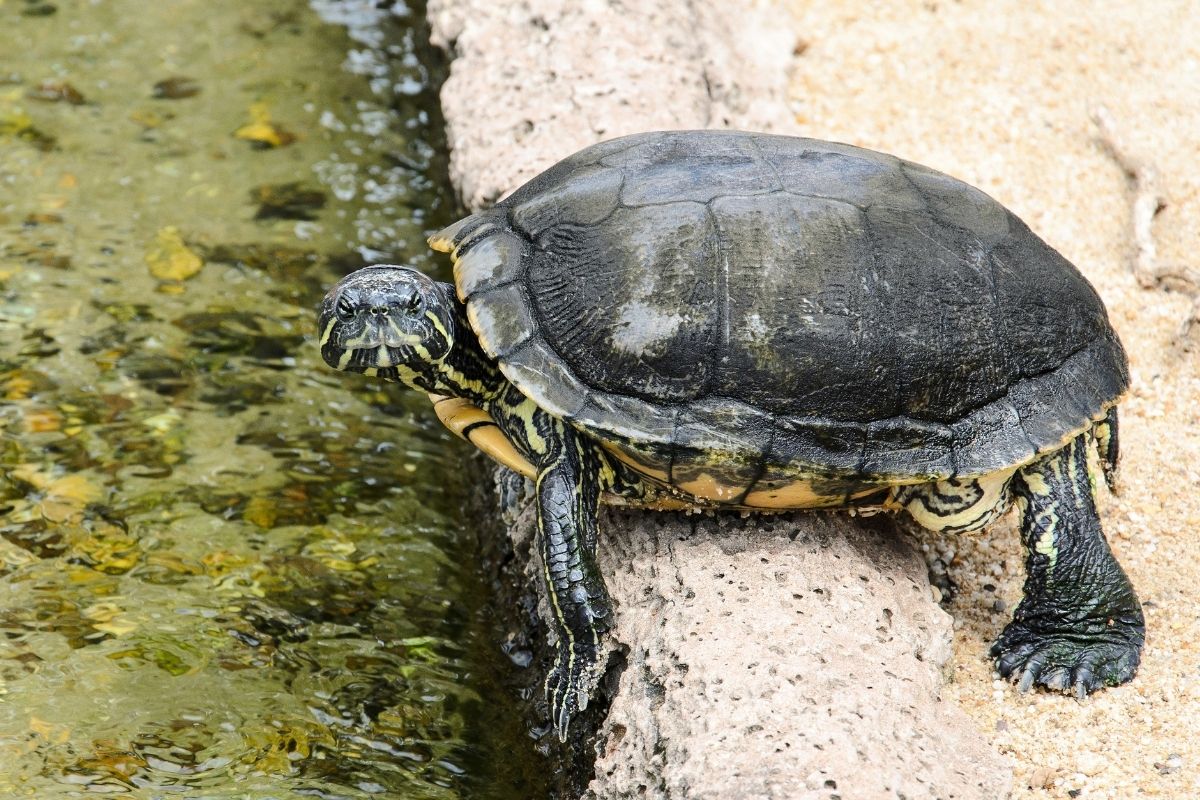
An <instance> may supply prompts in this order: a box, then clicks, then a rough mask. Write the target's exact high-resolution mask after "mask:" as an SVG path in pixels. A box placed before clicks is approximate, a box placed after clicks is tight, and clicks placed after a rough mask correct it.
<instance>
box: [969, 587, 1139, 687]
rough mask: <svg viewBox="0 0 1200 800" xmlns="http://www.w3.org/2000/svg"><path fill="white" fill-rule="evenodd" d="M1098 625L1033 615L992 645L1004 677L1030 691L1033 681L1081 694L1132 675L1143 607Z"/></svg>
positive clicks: (1011, 626) (1136, 664)
mask: <svg viewBox="0 0 1200 800" xmlns="http://www.w3.org/2000/svg"><path fill="white" fill-rule="evenodd" d="M1102 625H1103V627H1099V629H1093V630H1089V631H1087V632H1084V631H1081V630H1080V629H1079V627H1078V626H1074V627H1070V628H1066V629H1058V630H1056V629H1055V628H1054V627H1052V626H1044V627H1043V626H1038V625H1036V624H1035V623H1034V622H1033V621H1032V620H1022V621H1018V620H1013V621H1012V622H1010V623H1009V624H1008V626H1007V627H1006V628H1005V629H1004V632H1003V633H1001V634H1000V638H999V639H997V640H996V643H995V644H994V645H992V650H991V655H992V658H994V659H995V663H996V669H997V670H999V672H1000V675H1001V676H1002V677H1005V678H1008V679H1010V680H1013V681H1016V683H1017V688H1018V689H1020V690H1021V691H1022V692H1027V691H1029V690H1030V689H1032V688H1033V687H1034V686H1045V687H1046V688H1047V689H1052V690H1054V691H1073V692H1074V693H1075V696H1076V697H1079V698H1080V699H1082V698H1084V697H1086V696H1087V695H1088V694H1090V693H1091V692H1094V691H1096V690H1097V689H1100V688H1102V687H1104V686H1119V685H1121V684H1122V683H1125V682H1126V681H1129V680H1130V679H1131V678H1133V676H1134V673H1136V672H1137V668H1138V662H1139V661H1140V660H1141V653H1142V643H1143V641H1145V634H1146V628H1145V624H1144V623H1143V621H1142V614H1141V610H1140V609H1137V608H1135V609H1133V610H1132V611H1131V612H1130V613H1128V614H1123V615H1121V616H1120V617H1116V618H1111V619H1108V620H1106V621H1105V622H1104V623H1102Z"/></svg>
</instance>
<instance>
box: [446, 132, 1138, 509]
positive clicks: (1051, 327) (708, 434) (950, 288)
mask: <svg viewBox="0 0 1200 800" xmlns="http://www.w3.org/2000/svg"><path fill="white" fill-rule="evenodd" d="M431 244H432V245H433V246H434V247H436V248H438V249H443V250H450V251H451V252H452V253H453V255H454V259H455V279H456V283H457V287H458V291H459V295H460V297H461V298H462V300H463V301H464V302H465V303H466V305H467V311H468V316H469V319H470V320H471V324H472V326H473V327H474V328H475V331H476V333H477V334H478V335H479V339H480V342H481V343H482V345H483V347H484V349H485V350H486V351H487V352H488V353H489V355H491V356H492V357H494V358H496V359H497V360H498V362H499V363H500V366H501V368H502V370H503V372H504V374H505V375H506V376H507V377H508V378H509V379H510V380H511V381H512V382H513V383H514V384H515V385H516V386H517V387H518V388H519V389H520V390H521V391H522V392H523V393H525V394H526V395H527V396H528V397H530V398H532V399H533V400H534V402H536V403H537V404H538V405H539V406H540V407H542V408H543V409H545V410H546V411H548V412H549V413H551V414H553V415H554V416H556V417H559V418H561V419H563V420H566V421H568V422H569V423H571V424H572V425H574V426H575V427H577V428H578V429H580V430H582V431H583V432H585V433H587V434H589V435H591V436H593V437H595V438H597V439H599V440H600V441H601V442H603V443H604V444H606V445H607V446H608V447H609V448H610V449H611V450H612V451H613V452H615V453H617V454H618V455H620V456H621V457H622V458H623V459H624V460H626V461H627V462H629V463H632V464H634V465H635V466H637V467H638V468H639V469H640V470H641V471H642V472H644V473H646V474H648V475H651V476H653V477H656V478H658V479H660V480H662V481H664V482H666V483H669V484H673V485H677V486H678V485H688V486H689V491H692V492H693V493H695V494H707V495H710V496H715V497H717V498H718V499H720V500H722V501H727V502H735V501H737V500H738V499H739V498H740V499H741V500H745V498H746V497H747V496H748V495H749V494H750V493H751V492H753V491H757V490H758V488H761V487H762V486H764V485H769V486H771V487H773V488H775V489H776V490H778V489H779V488H780V487H786V486H787V484H788V482H789V476H793V477H794V476H797V475H803V476H805V477H806V478H808V479H809V486H811V481H812V479H814V478H816V479H819V480H824V481H829V482H832V483H834V484H838V483H839V482H840V483H841V484H842V485H845V486H858V487H869V486H872V485H874V486H878V485H880V484H899V483H908V482H916V481H925V480H940V479H944V478H948V477H953V476H959V477H967V476H978V475H983V474H988V473H993V472H997V471H1001V470H1004V469H1008V468H1012V467H1016V466H1019V465H1021V464H1023V463H1026V462H1028V461H1030V460H1032V459H1033V458H1034V457H1036V456H1037V455H1038V454H1039V453H1043V452H1046V451H1049V450H1052V449H1056V448H1058V447H1059V446H1061V445H1062V444H1063V443H1064V442H1065V441H1066V440H1067V439H1069V438H1070V437H1072V436H1074V435H1076V434H1077V433H1079V432H1080V431H1082V430H1085V429H1087V428H1088V427H1090V426H1091V425H1092V423H1093V421H1094V420H1097V419H1099V418H1101V417H1102V416H1103V415H1104V414H1105V412H1106V410H1107V409H1108V408H1109V407H1110V406H1111V405H1112V404H1113V403H1115V402H1116V401H1117V400H1118V399H1119V397H1120V396H1121V394H1122V393H1123V392H1124V390H1125V388H1126V386H1127V384H1128V368H1127V363H1126V358H1125V353H1124V351H1123V349H1122V347H1121V344H1120V342H1119V340H1118V339H1117V336H1116V334H1115V333H1114V332H1113V330H1112V327H1111V326H1110V325H1109V322H1108V317H1107V314H1106V312H1105V309H1104V304H1103V303H1102V301H1101V300H1100V298H1099V296H1098V295H1097V294H1096V292H1095V290H1094V289H1093V288H1092V287H1091V285H1090V284H1089V283H1088V282H1087V280H1086V279H1085V278H1084V277H1083V276H1082V275H1081V274H1080V273H1079V271H1078V270H1076V269H1075V268H1074V267H1073V266H1072V265H1071V264H1070V263H1069V262H1068V261H1067V260H1066V259H1065V258H1063V257H1062V256H1061V255H1059V253H1058V252H1056V251H1055V250H1054V249H1053V248H1052V247H1050V246H1049V245H1047V244H1046V243H1045V242H1043V241H1042V240H1041V239H1039V238H1038V237H1037V236H1036V235H1035V234H1033V233H1032V232H1031V231H1030V230H1029V228H1028V227H1026V225H1025V224H1024V223H1022V222H1021V221H1020V220H1019V219H1017V218H1016V217H1015V216H1014V215H1013V214H1012V213H1011V212H1009V211H1008V210H1006V209H1005V208H1004V207H1003V206H1001V205H1000V204H999V203H997V202H996V201H995V200H993V199H991V198H990V197H988V196H987V195H985V194H984V193H983V192H981V191H979V190H978V189H975V188H973V187H971V186H968V185H967V184H965V183H962V182H961V181H958V180H955V179H954V178H951V177H948V176H946V175H944V174H941V173H939V172H936V171H934V170H931V169H928V168H926V167H922V166H919V165H917V164H913V163H910V162H907V161H903V160H901V159H899V158H896V157H893V156H889V155H884V154H881V153H876V152H872V151H869V150H864V149H860V148H857V147H851V146H848V145H843V144H835V143H830V142H823V141H817V140H812V139H799V138H792V137H783V136H768V135H763V134H749V133H737V132H716V131H677V132H662V133H648V134H639V135H635V136H628V137H624V138H620V139H615V140H612V141H608V142H604V143H601V144H598V145H595V146H593V147H589V148H587V149H585V150H583V151H581V152H579V153H576V154H575V155H573V156H571V157H569V158H567V159H565V160H564V161H561V162H559V163H558V164H556V165H555V166H553V167H551V168H550V169H549V170H547V171H546V172H544V173H542V174H541V175H539V176H538V177H536V178H534V179H533V180H531V181H530V182H529V183H527V184H525V185H524V186H522V187H521V188H520V189H518V190H517V191H516V192H514V193H513V194H512V195H511V196H510V197H508V198H507V199H506V200H504V201H503V202H501V203H499V204H498V205H497V206H496V207H495V208H493V209H491V210H489V211H485V212H482V213H480V214H476V215H473V216H471V217H468V218H466V219H465V220H462V221H461V222H459V223H457V224H455V225H454V226H451V228H448V229H447V230H445V231H443V232H442V233H440V234H438V235H436V236H434V237H433V238H432V239H431ZM705 481H708V482H710V483H712V484H714V486H708V487H707V489H706V484H705ZM756 487H758V488H756ZM805 491H808V489H805ZM839 491H840V490H839ZM830 494H831V495H832V494H836V492H835V491H831V492H830ZM847 496H849V495H847ZM799 500H803V498H800V499H799ZM802 504H804V503H803V502H799V501H798V502H797V503H796V505H802Z"/></svg>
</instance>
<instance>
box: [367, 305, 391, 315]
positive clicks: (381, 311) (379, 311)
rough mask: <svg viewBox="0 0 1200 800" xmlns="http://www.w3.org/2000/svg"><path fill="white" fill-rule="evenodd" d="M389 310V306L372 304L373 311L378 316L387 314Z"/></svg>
mask: <svg viewBox="0 0 1200 800" xmlns="http://www.w3.org/2000/svg"><path fill="white" fill-rule="evenodd" d="M387 312H388V310H387V306H371V313H372V314H374V315H375V316H377V317H382V316H386V315H387Z"/></svg>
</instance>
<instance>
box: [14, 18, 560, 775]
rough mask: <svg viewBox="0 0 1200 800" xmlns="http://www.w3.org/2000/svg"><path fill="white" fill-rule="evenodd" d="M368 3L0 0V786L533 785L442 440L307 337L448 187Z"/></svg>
mask: <svg viewBox="0 0 1200 800" xmlns="http://www.w3.org/2000/svg"><path fill="white" fill-rule="evenodd" d="M376 5H377V4H375V3H364V2H354V3H337V2H329V1H328V0H325V1H324V2H315V3H314V7H313V8H310V7H309V6H308V5H306V4H304V3H302V2H291V1H289V0H256V2H254V3H243V2H236V0H203V1H200V0H166V1H165V2H159V3H146V2H142V0H53V2H41V1H40V0H0V53H3V54H4V55H3V60H2V61H0V333H2V335H0V397H2V398H3V400H2V403H3V405H2V406H0V426H2V427H0V512H2V513H3V517H2V519H0V536H2V538H0V634H2V635H0V681H2V685H0V796H3V797H10V796H12V797H25V796H27V797H38V798H58V797H75V796H83V795H92V794H96V793H115V794H121V793H125V794H128V795H129V796H134V797H146V798H151V797H153V798H158V797H191V798H275V797H279V798H282V797H295V796H317V797H354V798H357V797H375V796H385V797H402V798H449V797H497V798H499V797H536V796H542V795H543V794H544V782H543V780H542V778H540V777H538V774H539V771H540V770H542V769H544V766H543V765H542V764H540V763H539V762H538V761H537V760H536V757H535V756H534V755H533V748H532V744H531V742H530V741H529V738H528V736H527V735H526V732H525V730H524V727H523V723H522V722H521V720H522V719H523V714H522V712H521V711H520V709H518V708H517V707H516V704H515V701H514V700H513V699H512V691H511V690H510V689H508V688H506V687H505V686H504V682H505V681H507V680H509V678H510V677H511V676H510V675H509V673H508V670H509V669H511V667H510V665H508V664H507V662H506V661H504V660H503V656H502V655H501V654H500V651H499V648H498V646H497V642H496V638H497V636H496V633H495V632H494V630H493V627H492V625H493V622H492V621H491V620H490V619H489V617H488V615H487V613H486V610H485V609H486V603H487V594H486V591H485V588H484V587H483V586H482V583H481V579H480V577H479V574H478V566H477V557H476V556H475V549H476V541H477V540H476V537H475V534H474V532H473V531H472V530H471V529H470V527H469V523H468V522H467V521H466V520H465V519H464V518H463V516H462V511H461V508H462V506H463V503H464V498H465V492H466V488H465V485H464V480H463V479H462V478H461V477H460V474H459V472H458V465H459V464H460V462H461V458H462V456H463V449H462V447H461V446H460V445H459V443H457V442H455V441H453V440H451V439H450V438H449V437H448V435H447V434H445V433H444V432H443V431H442V430H441V429H440V428H439V427H438V426H437V425H436V422H435V420H434V418H433V416H432V413H431V412H430V411H429V409H428V408H427V403H426V402H425V401H424V400H423V399H422V398H420V397H418V396H416V395H408V394H405V393H402V392H399V391H385V390H383V389H382V388H381V387H378V386H372V385H370V384H368V383H366V382H365V381H363V380H362V379H357V378H356V377H354V376H346V375H341V374H336V373H333V372H331V371H330V370H328V369H327V368H325V367H324V365H322V364H321V363H320V359H319V356H318V354H317V349H316V347H315V346H314V343H313V342H312V335H313V308H314V306H315V305H316V303H317V302H318V301H319V299H320V296H321V293H322V291H323V288H324V287H325V286H327V285H328V284H330V283H332V282H333V281H334V280H336V278H337V277H338V276H339V275H340V274H342V273H344V272H346V271H348V270H349V269H352V268H354V267H357V266H360V265H361V264H363V263H364V262H366V261H376V260H391V261H399V262H407V263H415V264H416V265H417V266H421V267H423V268H426V269H434V270H436V269H440V268H441V267H439V266H438V265H437V263H436V261H435V260H434V259H433V254H430V253H428V252H427V250H426V248H425V245H424V242H423V239H424V236H425V234H426V232H427V231H429V230H432V229H436V228H438V227H440V226H441V225H443V224H445V223H447V222H449V221H451V220H452V219H453V217H454V208H453V207H452V202H451V201H450V200H449V199H448V194H447V192H446V190H445V185H444V180H443V178H442V175H443V165H442V163H441V160H442V155H441V152H442V150H443V149H444V148H443V147H442V142H441V139H440V132H439V131H438V130H437V124H438V121H437V119H436V118H434V117H431V115H430V113H429V111H428V110H429V109H432V108H434V106H435V99H434V88H433V87H434V86H435V84H436V82H437V80H438V76H437V75H436V74H430V72H429V68H428V67H426V66H422V63H421V60H420V56H421V54H422V52H423V49H422V48H423V47H424V45H423V43H422V41H421V31H420V29H419V25H420V24H421V17H422V11H421V9H419V8H413V9H411V10H409V9H406V8H405V7H404V6H403V5H399V4H397V5H394V6H391V7H390V8H384V9H382V10H378V9H376V8H375V6H376ZM383 5H385V6H386V5H387V4H383ZM385 53H386V55H387V57H386V58H385V57H384V56H383V54H385ZM426 61H428V59H426ZM185 276H186V277H185Z"/></svg>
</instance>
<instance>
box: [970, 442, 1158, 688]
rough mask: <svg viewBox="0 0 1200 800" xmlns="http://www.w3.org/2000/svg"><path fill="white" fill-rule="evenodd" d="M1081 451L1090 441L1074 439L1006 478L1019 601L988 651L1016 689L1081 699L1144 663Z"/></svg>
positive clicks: (1135, 616) (1134, 609)
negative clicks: (1020, 559) (1022, 564)
mask: <svg viewBox="0 0 1200 800" xmlns="http://www.w3.org/2000/svg"><path fill="white" fill-rule="evenodd" d="M1114 433H1115V426H1114ZM1088 444H1089V441H1088V434H1083V435H1081V436H1079V437H1076V438H1075V439H1074V440H1073V441H1071V442H1070V443H1069V444H1067V445H1066V446H1065V447H1063V448H1062V449H1061V450H1057V451H1055V452H1054V453H1051V454H1050V455H1048V456H1045V457H1044V458H1041V459H1039V460H1038V461H1035V462H1033V463H1032V464H1030V465H1028V466H1026V467H1023V468H1022V469H1021V470H1020V471H1018V473H1017V475H1016V478H1015V479H1014V481H1013V490H1014V492H1015V493H1016V497H1017V507H1018V509H1019V511H1020V514H1021V539H1022V542H1023V543H1024V545H1025V549H1026V570H1027V577H1026V579H1025V596H1024V598H1023V599H1022V600H1021V602H1020V604H1019V605H1018V606H1017V610H1016V612H1015V613H1014V615H1013V619H1012V621H1011V622H1010V623H1009V624H1008V625H1007V626H1006V627H1005V629H1004V632H1003V633H1001V634H1000V638H999V639H998V640H997V641H996V643H995V644H994V645H992V650H991V654H992V656H993V657H994V658H995V659H996V668H997V669H998V670H999V671H1000V674H1001V675H1002V676H1004V677H1006V678H1013V679H1015V680H1017V681H1018V685H1019V687H1020V689H1021V690H1022V691H1027V690H1029V689H1030V688H1032V687H1033V686H1035V685H1041V686H1046V687H1047V688H1050V689H1056V690H1067V689H1073V690H1074V691H1075V693H1076V694H1077V695H1078V696H1080V697H1082V696H1085V695H1087V694H1088V693H1089V692H1091V691H1094V690H1095V689H1098V688H1100V687H1101V686H1116V685H1118V684H1122V683H1125V682H1126V681H1128V680H1129V679H1130V678H1132V677H1133V675H1134V673H1135V672H1137V667H1138V661H1139V660H1140V658H1141V651H1142V643H1143V641H1144V639H1145V622H1144V620H1143V618H1142V609H1141V606H1140V605H1139V603H1138V599H1137V595H1136V594H1135V593H1134V590H1133V586H1132V585H1131V584H1130V582H1129V578H1128V577H1126V575H1125V572H1124V571H1123V570H1122V569H1121V566H1120V565H1119V564H1118V563H1117V561H1116V559H1115V558H1113V554H1112V551H1111V550H1110V549H1109V547H1108V542H1107V541H1106V540H1105V538H1104V532H1103V531H1102V530H1101V529H1100V518H1099V516H1098V515H1097V513H1096V503H1095V500H1094V498H1093V497H1092V486H1091V481H1090V480H1089V479H1088V465H1087V455H1088V452H1087V449H1088Z"/></svg>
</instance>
